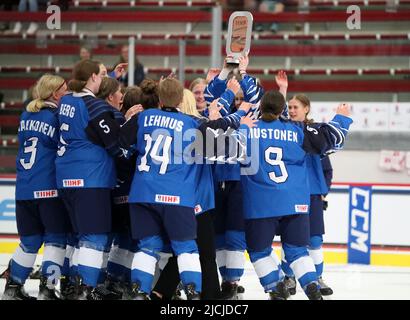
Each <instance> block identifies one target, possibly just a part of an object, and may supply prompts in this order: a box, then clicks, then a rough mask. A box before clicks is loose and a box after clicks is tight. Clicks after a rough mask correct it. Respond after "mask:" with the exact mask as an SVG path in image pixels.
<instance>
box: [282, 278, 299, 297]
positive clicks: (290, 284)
mask: <svg viewBox="0 0 410 320" xmlns="http://www.w3.org/2000/svg"><path fill="white" fill-rule="evenodd" d="M283 282H284V283H285V285H286V288H287V289H288V291H289V294H290V295H292V296H293V295H295V294H296V279H295V277H288V276H285V278H284V279H283Z"/></svg>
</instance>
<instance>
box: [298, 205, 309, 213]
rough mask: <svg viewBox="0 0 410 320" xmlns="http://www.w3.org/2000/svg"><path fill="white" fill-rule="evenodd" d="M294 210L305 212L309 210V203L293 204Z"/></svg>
mask: <svg viewBox="0 0 410 320" xmlns="http://www.w3.org/2000/svg"><path fill="white" fill-rule="evenodd" d="M295 211H296V212H298V213H307V212H309V205H307V204H297V205H295Z"/></svg>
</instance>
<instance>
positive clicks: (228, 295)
mask: <svg viewBox="0 0 410 320" xmlns="http://www.w3.org/2000/svg"><path fill="white" fill-rule="evenodd" d="M221 300H239V296H238V283H237V282H229V281H224V282H222V284H221Z"/></svg>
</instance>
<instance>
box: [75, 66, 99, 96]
mask: <svg viewBox="0 0 410 320" xmlns="http://www.w3.org/2000/svg"><path fill="white" fill-rule="evenodd" d="M99 72H100V63H99V62H97V61H93V60H82V61H80V62H78V63H77V64H76V65H75V66H74V69H73V75H72V79H71V80H70V82H69V83H68V89H69V90H70V91H74V92H81V90H83V89H84V87H85V85H86V84H87V81H88V79H90V78H91V76H92V75H93V73H94V74H98V73H99Z"/></svg>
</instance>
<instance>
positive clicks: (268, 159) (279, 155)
mask: <svg viewBox="0 0 410 320" xmlns="http://www.w3.org/2000/svg"><path fill="white" fill-rule="evenodd" d="M271 154H276V157H275V159H271V157H270V156H271ZM282 156H283V152H282V148H277V147H269V148H267V149H266V150H265V161H266V162H267V163H269V164H270V165H272V166H279V169H280V172H281V175H279V176H277V175H276V173H275V172H274V171H271V172H269V179H271V180H272V181H273V182H276V183H283V182H285V181H286V180H287V179H288V176H289V175H288V171H287V170H286V167H285V163H284V162H283V161H282Z"/></svg>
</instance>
